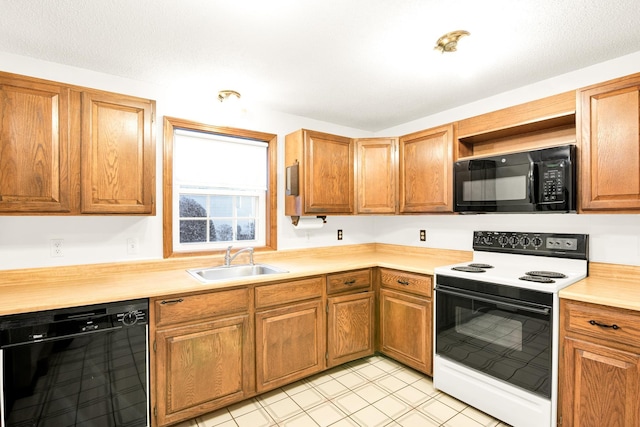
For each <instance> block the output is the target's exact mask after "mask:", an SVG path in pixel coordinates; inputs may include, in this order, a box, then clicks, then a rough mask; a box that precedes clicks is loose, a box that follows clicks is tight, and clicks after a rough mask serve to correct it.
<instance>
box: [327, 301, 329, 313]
mask: <svg viewBox="0 0 640 427" xmlns="http://www.w3.org/2000/svg"><path fill="white" fill-rule="evenodd" d="M328 312H329V303H327V313H328Z"/></svg>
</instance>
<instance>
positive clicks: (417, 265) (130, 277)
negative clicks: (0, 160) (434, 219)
mask: <svg viewBox="0 0 640 427" xmlns="http://www.w3.org/2000/svg"><path fill="white" fill-rule="evenodd" d="M471 258H472V253H471V252H470V251H469V252H467V251H455V250H445V249H425V248H415V247H407V246H396V245H382V244H375V243H372V244H365V245H353V246H343V247H332V248H314V249H299V250H286V251H277V252H271V253H261V252H256V254H255V262H256V263H263V264H272V265H274V266H277V267H279V268H283V269H285V270H287V271H288V273H283V274H272V275H266V276H259V277H253V278H243V279H234V280H228V281H224V282H218V283H215V284H204V283H201V282H199V281H198V280H197V279H195V278H194V277H192V276H191V275H190V274H188V273H187V272H186V269H188V268H203V267H213V266H217V265H221V264H222V257H221V256H210V257H190V258H182V259H170V260H157V261H141V262H131V263H114V264H94V265H77V266H70V267H53V268H37V269H24V270H5V271H2V272H1V276H0V298H1V301H2V303H1V304H0V315H7V314H15V313H25V312H31V311H40V310H49V309H55V308H63V307H73V306H79V305H88V304H97V303H104V302H111V301H123V300H128V299H135V298H149V297H158V296H171V295H178V294H185V293H193V292H204V291H212V290H216V289H223V288H228V287H234V286H241V285H245V284H257V283H269V282H274V281H287V280H293V279H296V278H300V277H305V276H313V275H320V274H327V273H332V272H338V271H347V270H355V269H360V268H369V267H376V266H379V267H387V268H394V269H399V270H405V271H410V272H415V273H423V274H433V271H434V269H435V268H436V267H438V266H441V265H448V264H454V263H458V262H464V261H468V260H471ZM243 262H246V261H245V260H244V259H243V258H242V257H238V260H237V261H236V262H235V263H243ZM235 263H234V264H235Z"/></svg>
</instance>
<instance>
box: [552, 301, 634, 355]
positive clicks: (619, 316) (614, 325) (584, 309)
mask: <svg viewBox="0 0 640 427" xmlns="http://www.w3.org/2000/svg"><path fill="white" fill-rule="evenodd" d="M564 307H565V310H564V316H565V320H564V327H565V329H566V330H567V331H570V332H576V333H581V334H586V335H590V336H593V337H596V338H600V339H603V340H607V341H612V342H614V343H624V344H630V345H633V346H634V347H640V314H639V313H636V312H634V311H630V310H624V309H620V308H613V307H605V306H601V305H595V304H577V303H573V302H567V303H566V304H565V305H564Z"/></svg>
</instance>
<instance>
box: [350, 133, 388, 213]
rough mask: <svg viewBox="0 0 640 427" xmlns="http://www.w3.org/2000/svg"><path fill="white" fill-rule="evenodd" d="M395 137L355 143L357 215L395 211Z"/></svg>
mask: <svg viewBox="0 0 640 427" xmlns="http://www.w3.org/2000/svg"><path fill="white" fill-rule="evenodd" d="M396 147H397V142H396V139H394V138H371V139H358V140H356V211H357V213H372V214H393V213H395V212H396V208H397V194H398V179H397V175H398V161H397V156H396V149H397V148H396Z"/></svg>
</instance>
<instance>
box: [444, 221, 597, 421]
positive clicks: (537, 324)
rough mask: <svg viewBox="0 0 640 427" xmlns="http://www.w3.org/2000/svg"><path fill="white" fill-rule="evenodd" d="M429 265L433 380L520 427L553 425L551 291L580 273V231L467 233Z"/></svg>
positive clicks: (583, 248)
mask: <svg viewBox="0 0 640 427" xmlns="http://www.w3.org/2000/svg"><path fill="white" fill-rule="evenodd" d="M473 249H474V252H473V261H472V262H471V263H468V262H467V263H461V264H456V265H449V266H444V267H438V268H436V269H435V283H436V288H435V304H434V307H435V334H434V335H435V345H434V347H435V357H434V367H433V383H434V386H435V387H436V388H437V389H440V390H442V391H444V392H446V393H448V394H450V395H451V396H453V397H456V398H458V399H460V400H462V401H464V402H467V403H469V404H471V405H473V406H475V407H476V408H478V409H480V410H481V411H483V412H486V413H488V414H491V415H493V416H494V417H496V418H499V419H501V420H502V421H504V422H506V423H509V424H511V425H515V426H519V427H542V426H545V427H547V426H549V427H550V426H555V425H556V414H557V396H558V380H557V378H558V334H559V332H558V317H559V315H558V310H559V301H558V291H559V290H560V289H562V288H564V287H566V286H569V285H570V284H572V283H575V282H577V281H579V280H581V279H583V278H584V277H586V276H587V268H588V236H587V235H585V234H559V233H523V232H494V231H476V232H474V234H473Z"/></svg>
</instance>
